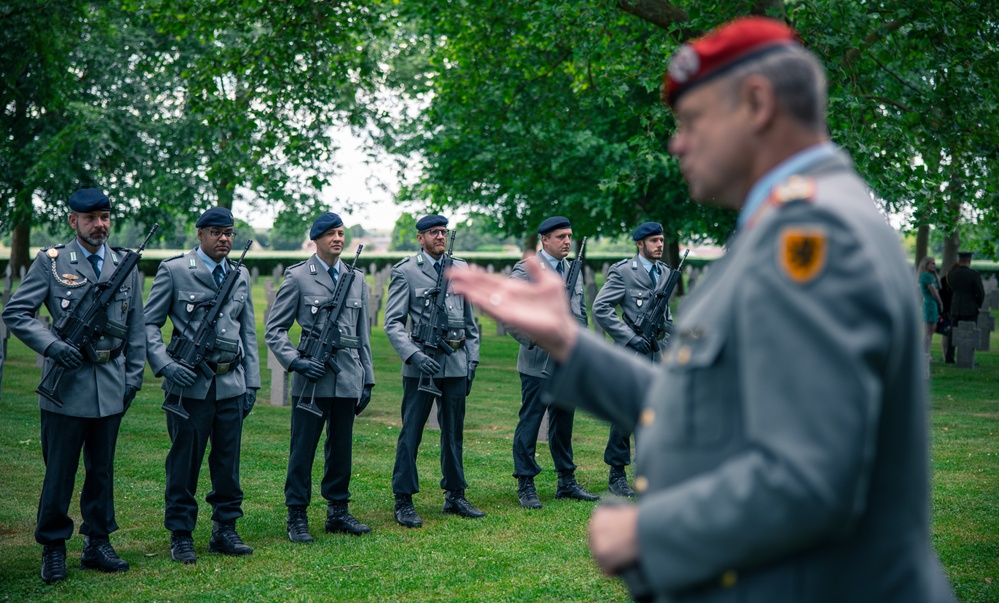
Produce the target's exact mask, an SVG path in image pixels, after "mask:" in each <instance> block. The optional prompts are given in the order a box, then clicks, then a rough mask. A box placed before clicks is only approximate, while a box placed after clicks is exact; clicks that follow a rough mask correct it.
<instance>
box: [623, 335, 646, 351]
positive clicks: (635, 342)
mask: <svg viewBox="0 0 999 603" xmlns="http://www.w3.org/2000/svg"><path fill="white" fill-rule="evenodd" d="M627 345H628V347H629V348H631V349H633V350H635V351H636V352H638V353H639V354H648V353H649V352H651V351H652V346H651V345H649V342H648V341H645V338H644V337H642V336H641V335H635V336H634V337H632V338H631V341H629V342H628V344H627Z"/></svg>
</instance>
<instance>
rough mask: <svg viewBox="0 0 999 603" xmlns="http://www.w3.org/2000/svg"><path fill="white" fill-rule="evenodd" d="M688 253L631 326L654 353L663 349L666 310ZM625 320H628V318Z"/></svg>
mask: <svg viewBox="0 0 999 603" xmlns="http://www.w3.org/2000/svg"><path fill="white" fill-rule="evenodd" d="M688 253H690V250H689V249H688V250H686V251H684V252H683V257H682V258H680V263H679V264H677V266H676V268H675V269H673V271H671V272H670V273H669V278H668V279H666V280H664V281H663V282H662V285H661V286H660V287H657V288H656V290H655V293H653V296H652V303H651V304H650V305H649V307H648V308H647V309H646V310H645V312H642V314H641V315H640V316H639V317H638V319H637V320H635V322H633V323H630V324H629V326H631V328H632V330H634V331H635V334H636V335H638V336H639V337H641V338H642V339H644V340H645V341H646V342H648V344H649V346H651V347H652V351H654V352H658V351H659V350H661V349H662V346H661V345H659V340H661V339H662V338H663V337H664V336H665V335H666V332H667V330H666V327H665V323H664V321H663V318H664V317H665V316H666V309H667V308H669V298H670V296H671V295H673V289H674V288H676V283H677V282H678V281H679V280H680V268H682V267H683V261H684V260H686V259H687V254H688ZM625 320H628V319H627V317H625Z"/></svg>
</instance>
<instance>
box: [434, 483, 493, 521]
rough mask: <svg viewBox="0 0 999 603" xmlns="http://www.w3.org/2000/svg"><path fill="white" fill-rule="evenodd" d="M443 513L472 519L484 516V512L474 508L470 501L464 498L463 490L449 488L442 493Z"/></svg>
mask: <svg viewBox="0 0 999 603" xmlns="http://www.w3.org/2000/svg"><path fill="white" fill-rule="evenodd" d="M443 513H444V514H445V515H460V516H462V517H470V518H472V519H478V518H479V517H485V516H486V514H485V513H483V512H482V511H480V510H479V509H476V508H475V507H473V506H472V503H470V502H468V499H467V498H465V491H464V490H449V491H447V492H445V493H444V509H443Z"/></svg>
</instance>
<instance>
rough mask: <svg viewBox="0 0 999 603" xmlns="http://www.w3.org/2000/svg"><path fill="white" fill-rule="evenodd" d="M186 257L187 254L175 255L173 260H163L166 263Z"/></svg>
mask: <svg viewBox="0 0 999 603" xmlns="http://www.w3.org/2000/svg"><path fill="white" fill-rule="evenodd" d="M184 255H185V254H183V253H181V254H178V255H175V256H173V257H172V258H167V259H165V260H163V261H164V262H169V261H170V260H176V259H177V258H182V257H184Z"/></svg>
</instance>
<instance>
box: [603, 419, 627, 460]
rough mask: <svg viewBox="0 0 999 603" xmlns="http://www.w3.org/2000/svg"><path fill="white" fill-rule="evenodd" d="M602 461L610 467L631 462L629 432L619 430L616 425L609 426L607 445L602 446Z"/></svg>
mask: <svg viewBox="0 0 999 603" xmlns="http://www.w3.org/2000/svg"><path fill="white" fill-rule="evenodd" d="M604 462H605V463H607V464H608V465H610V466H611V467H623V466H625V465H630V464H631V434H630V433H627V432H624V431H621V428H619V427H618V426H617V425H613V424H612V425H611V426H610V434H609V435H608V436H607V447H606V448H604Z"/></svg>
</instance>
